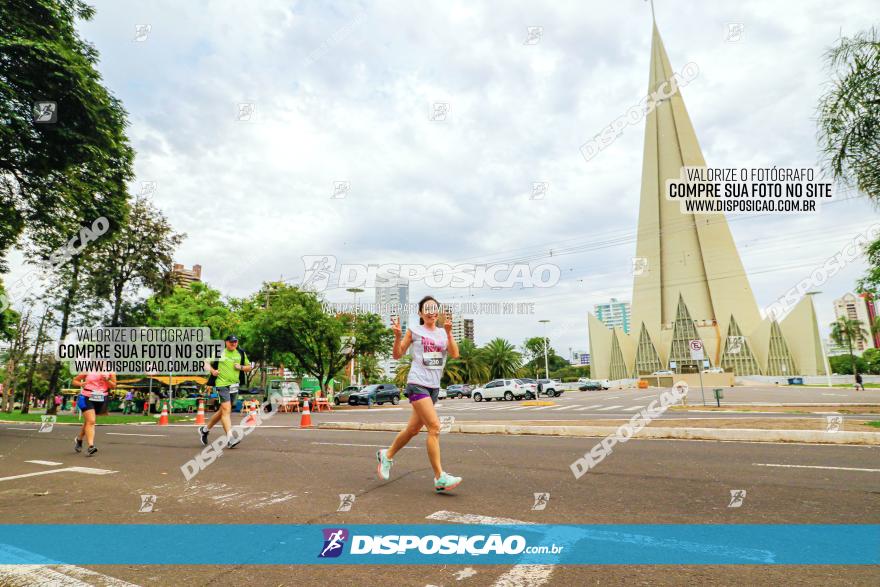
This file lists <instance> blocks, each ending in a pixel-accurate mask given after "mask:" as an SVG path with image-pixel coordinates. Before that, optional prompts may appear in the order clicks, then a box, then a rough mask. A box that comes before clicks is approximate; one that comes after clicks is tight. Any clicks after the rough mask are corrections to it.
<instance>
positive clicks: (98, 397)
mask: <svg viewBox="0 0 880 587" xmlns="http://www.w3.org/2000/svg"><path fill="white" fill-rule="evenodd" d="M90 399H91V400H92V401H93V402H102V401H104V392H103V391H93V392H92V397H91V398H90Z"/></svg>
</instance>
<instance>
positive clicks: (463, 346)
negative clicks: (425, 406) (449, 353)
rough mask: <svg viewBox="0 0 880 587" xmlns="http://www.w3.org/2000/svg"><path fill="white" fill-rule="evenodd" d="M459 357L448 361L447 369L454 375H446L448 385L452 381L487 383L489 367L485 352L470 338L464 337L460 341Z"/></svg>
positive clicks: (445, 381) (445, 379) (445, 380)
mask: <svg viewBox="0 0 880 587" xmlns="http://www.w3.org/2000/svg"><path fill="white" fill-rule="evenodd" d="M458 353H459V356H458V358H457V359H449V360H448V361H447V362H446V368H447V370H450V371H452V372H453V373H454V376H450V377H449V378H446V377H445V374H444V383H445V384H446V385H449V384H452V383H485V382H486V381H488V380H489V368H488V367H487V366H486V361H485V358H484V353H483V351H482V350H481V349H479V348H477V345H475V344H474V343H473V341H472V340H470V339H467V338H466V339H464V340H462V341H461V342H459V343H458Z"/></svg>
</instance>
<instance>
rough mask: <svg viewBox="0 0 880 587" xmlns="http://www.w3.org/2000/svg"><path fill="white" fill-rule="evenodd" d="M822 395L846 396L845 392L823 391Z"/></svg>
mask: <svg viewBox="0 0 880 587" xmlns="http://www.w3.org/2000/svg"><path fill="white" fill-rule="evenodd" d="M822 395H827V396H831V397H846V394H845V393H823V394H822Z"/></svg>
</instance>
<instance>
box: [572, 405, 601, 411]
mask: <svg viewBox="0 0 880 587" xmlns="http://www.w3.org/2000/svg"><path fill="white" fill-rule="evenodd" d="M601 407H602V404H593V405H592V406H584V407H582V408H578V409H576V410H575V412H584V411H586V410H594V409H596V408H601Z"/></svg>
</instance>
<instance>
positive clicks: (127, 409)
mask: <svg viewBox="0 0 880 587" xmlns="http://www.w3.org/2000/svg"><path fill="white" fill-rule="evenodd" d="M133 403H134V396H133V395H132V393H131V390H130V389H129V390H128V391H127V392H125V399H124V400H122V404H123V405H122V413H123V415H125V414H130V413H131V407H132V404H133Z"/></svg>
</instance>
